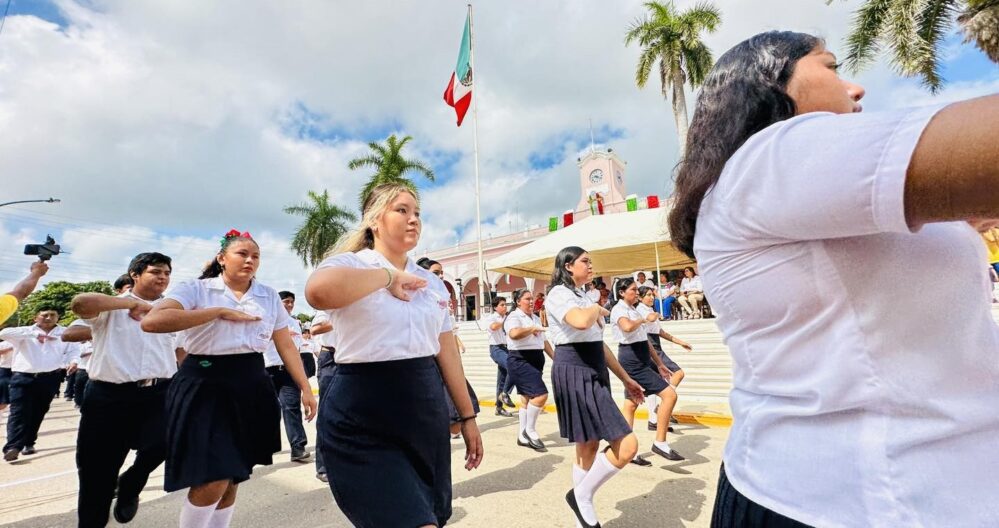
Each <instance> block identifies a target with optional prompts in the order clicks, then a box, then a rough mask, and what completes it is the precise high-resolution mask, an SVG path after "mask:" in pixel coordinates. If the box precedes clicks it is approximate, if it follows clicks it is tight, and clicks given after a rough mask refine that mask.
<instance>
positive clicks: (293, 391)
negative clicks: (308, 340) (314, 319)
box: [264, 317, 315, 456]
mask: <svg viewBox="0 0 999 528" xmlns="http://www.w3.org/2000/svg"><path fill="white" fill-rule="evenodd" d="M289 322H290V324H289V325H288V331H289V332H290V333H291V337H292V341H294V342H295V348H296V349H298V350H301V345H302V325H301V323H299V322H298V319H295V318H294V317H291V318H289ZM303 355H304V354H300V357H301V356H303ZM309 355H310V356H311V355H312V353H311V352H310V353H309ZM314 359H315V358H313V360H314ZM314 363H315V361H313V364H314ZM264 367H265V368H266V369H267V374H268V375H270V377H271V383H272V384H273V385H274V394H275V395H276V396H277V399H278V403H279V404H280V405H281V415H282V417H283V418H284V432H285V435H286V436H287V437H288V445H290V446H291V452H292V455H293V456H294V455H295V454H296V453H299V452H302V451H304V450H305V446H306V445H307V444H308V443H309V439H308V437H306V435H305V425H304V423H303V422H302V389H300V388H299V387H298V384H296V383H295V380H294V379H292V377H291V374H289V373H288V369H286V368H285V366H284V361H283V360H282V359H281V356H280V355H279V354H278V351H277V346H275V345H274V341H271V343H270V345H268V347H267V351H266V352H264Z"/></svg>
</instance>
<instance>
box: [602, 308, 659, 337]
mask: <svg viewBox="0 0 999 528" xmlns="http://www.w3.org/2000/svg"><path fill="white" fill-rule="evenodd" d="M635 311H636V312H638V316H639V317H641V318H642V319H645V318H646V317H648V316H649V314H651V313H657V312H656V311H655V310H653V309H652V308H651V307H650V306H647V305H646V304H645V303H643V302H640V303H638V304H636V305H635ZM611 321H612V322H613V321H614V319H611ZM661 329H662V327H661V326H659V321H658V320H656V321H652V322H651V323H645V324H644V325H642V331H644V332H645V333H646V334H656V335H659V330H661Z"/></svg>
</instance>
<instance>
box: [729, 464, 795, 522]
mask: <svg viewBox="0 0 999 528" xmlns="http://www.w3.org/2000/svg"><path fill="white" fill-rule="evenodd" d="M711 528H809V526H808V525H807V524H804V523H801V522H798V521H796V520H794V519H790V518H788V517H785V516H783V515H781V514H779V513H777V512H775V511H773V510H770V509H767V508H765V507H763V506H760V505H759V504H756V503H755V502H753V501H751V500H749V499H748V498H746V496H745V495H743V494H742V493H739V491H738V490H736V489H735V488H733V487H732V483H731V482H729V481H728V477H727V476H725V465H724V464H722V467H721V471H720V472H719V475H718V492H717V494H716V496H715V507H714V511H713V512H712V513H711Z"/></svg>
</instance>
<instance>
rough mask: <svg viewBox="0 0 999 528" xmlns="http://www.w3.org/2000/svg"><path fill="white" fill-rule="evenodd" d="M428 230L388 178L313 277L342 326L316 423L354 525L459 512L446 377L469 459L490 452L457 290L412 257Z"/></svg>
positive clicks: (318, 295) (422, 521)
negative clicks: (453, 297) (460, 328)
mask: <svg viewBox="0 0 999 528" xmlns="http://www.w3.org/2000/svg"><path fill="white" fill-rule="evenodd" d="M420 231H421V223H420V209H419V203H418V202H417V200H416V197H415V196H414V195H413V191H411V190H410V189H409V188H408V187H406V186H404V185H400V184H384V185H379V186H377V187H375V189H374V190H373V191H372V193H371V195H370V197H369V198H368V199H367V200H365V203H364V205H363V207H362V218H361V226H360V227H359V228H358V230H357V231H355V232H353V233H351V234H349V235H348V236H346V237H344V238H343V239H342V240H341V242H340V243H339V244H338V245H337V247H336V249H334V251H333V256H331V257H329V258H327V259H326V260H325V261H323V263H322V264H320V266H319V269H317V270H316V271H315V272H314V273H313V274H312V276H311V277H309V281H308V283H307V284H306V287H305V295H306V298H307V300H308V302H309V304H310V305H312V306H314V307H316V308H317V309H320V310H330V317H331V319H332V323H333V332H334V334H335V336H336V337H335V340H336V347H337V348H336V363H337V367H336V373H335V374H334V376H333V381H332V382H330V384H329V392H330V397H329V398H324V399H323V409H322V414H321V416H320V420H319V423H318V424H317V429H318V432H319V435H320V436H321V437H322V440H321V444H320V445H321V449H322V450H323V459H324V461H325V462H326V467H327V475H328V477H329V484H330V489H331V490H332V491H333V498H334V499H335V500H336V503H337V505H338V506H339V507H340V509H341V511H343V513H344V515H346V516H347V518H348V519H349V520H350V522H351V523H353V524H354V525H357V526H421V527H427V526H443V525H444V524H445V523H446V522H447V520H448V518H449V517H450V516H451V446H450V442H449V440H448V416H447V411H446V409H445V405H442V400H444V399H445V398H444V386H445V385H446V387H447V391H448V392H449V393H450V395H451V398H452V399H453V401H454V404H455V407H456V408H457V410H458V412H459V413H460V414H461V421H460V424H461V432H462V437H463V438H464V441H465V446H466V452H465V460H466V463H465V468H466V469H474V468H476V467H478V465H479V463H480V462H481V461H482V439H481V437H480V435H479V430H478V427H477V426H476V423H475V414H474V412H473V407H472V401H471V399H470V398H469V395H468V389H467V385H466V382H465V378H464V373H463V372H462V367H461V359H460V357H459V356H458V351H457V346H456V343H455V340H454V335H453V334H452V325H453V323H452V321H451V318H450V316H449V313H448V300H449V299H450V295H449V294H448V291H447V288H446V287H445V286H444V282H443V281H441V280H439V279H437V278H436V277H435V276H434V275H433V274H431V273H430V272H429V271H427V270H425V269H423V268H421V267H420V266H418V265H417V264H416V263H415V262H413V259H411V258H410V257H409V256H408V253H409V252H410V251H412V249H413V248H414V247H415V246H416V244H417V243H418V242H419V239H420ZM442 378H443V383H442V381H441V380H442Z"/></svg>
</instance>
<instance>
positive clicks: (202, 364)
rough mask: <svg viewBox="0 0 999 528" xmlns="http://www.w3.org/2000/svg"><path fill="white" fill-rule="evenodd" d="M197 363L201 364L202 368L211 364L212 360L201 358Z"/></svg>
mask: <svg viewBox="0 0 999 528" xmlns="http://www.w3.org/2000/svg"><path fill="white" fill-rule="evenodd" d="M198 364H199V365H201V367H202V368H208V367H210V366H212V362H211V361H208V360H207V359H202V360H201V361H199V362H198Z"/></svg>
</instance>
